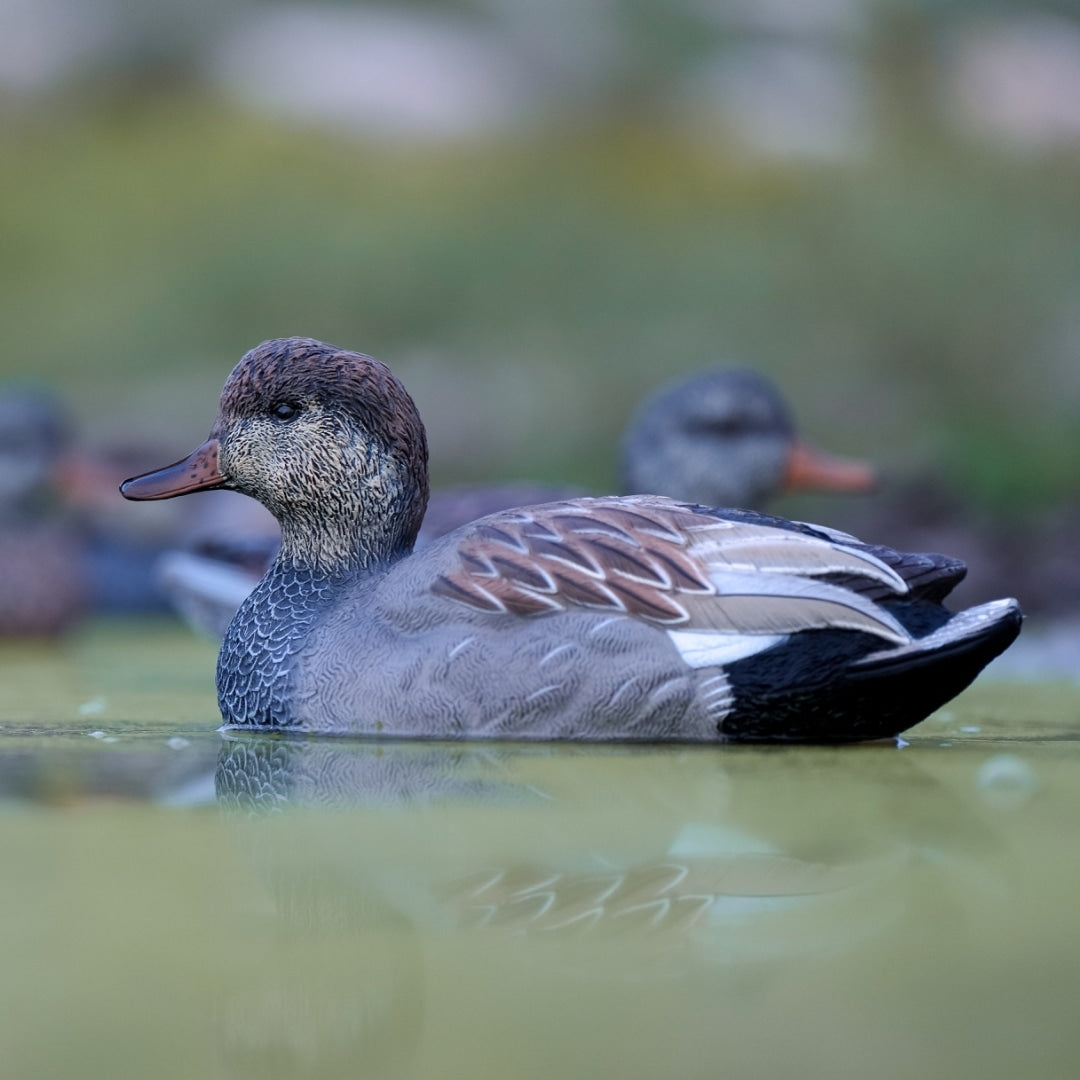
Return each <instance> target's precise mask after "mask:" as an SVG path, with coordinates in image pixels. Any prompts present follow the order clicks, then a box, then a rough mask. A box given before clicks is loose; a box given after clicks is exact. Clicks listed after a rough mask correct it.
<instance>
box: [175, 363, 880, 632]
mask: <svg viewBox="0 0 1080 1080" xmlns="http://www.w3.org/2000/svg"><path fill="white" fill-rule="evenodd" d="M620 473H621V477H622V479H621V483H622V492H623V494H652V495H667V496H669V497H671V498H675V499H680V500H684V501H687V502H695V503H701V504H704V505H706V506H739V507H750V508H753V509H760V508H761V507H762V506H763V505H764V504H765V503H767V502H768V501H769V500H770V499H771V498H773V497H775V496H776V495H778V494H780V493H782V492H785V491H832V492H865V491H868V490H870V489H871V488H873V487H874V485H875V483H876V474H875V471H874V469H873V468H872V467H871V466H869V465H867V464H865V463H863V462H860V461H852V460H849V459H845V458H840V457H836V456H834V455H831V454H826V453H824V452H823V451H821V450H819V449H817V448H816V447H814V446H812V445H811V444H809V443H808V442H806V441H805V440H804V439H801V438H800V437H799V436H798V435H797V434H796V432H795V426H794V422H793V421H792V418H791V414H790V412H789V410H788V408H787V405H786V403H785V402H784V400H783V397H782V396H781V394H780V392H779V390H778V389H777V388H776V386H775V385H774V384H773V383H772V382H771V381H770V380H768V379H767V378H765V377H764V376H763V375H759V374H757V373H756V372H753V371H748V370H744V369H741V368H714V369H709V370H706V371H701V372H698V373H696V374H694V375H690V376H688V377H686V378H683V379H680V380H676V381H674V382H670V383H667V384H665V385H663V386H661V387H660V388H659V389H658V390H657V391H656V392H655V393H654V394H652V395H651V396H650V397H649V398H648V399H647V400H646V401H645V402H644V403H643V405H642V406H641V408H640V409H639V411H638V413H637V414H636V416H635V417H634V418H633V420H632V422H631V423H630V425H629V427H628V429H627V433H626V437H625V439H624V440H623V446H622V452H621V465H620ZM583 494H585V492H583V491H582V490H581V489H579V488H571V487H565V486H563V487H559V486H554V485H540V484H521V483H519V484H483V485H468V486H461V487H456V488H450V489H446V490H442V491H435V492H433V493H432V494H431V496H430V498H429V499H428V506H427V511H426V513H425V514H424V520H423V524H422V525H421V526H420V532H419V533H418V534H417V538H416V544H415V547H417V548H420V547H423V546H425V545H427V544H429V543H430V542H431V541H432V540H435V539H437V538H438V537H440V536H442V535H444V534H445V533H448V532H451V531H453V530H454V529H456V528H458V527H459V526H461V525H465V524H466V523H468V522H470V521H475V520H476V519H477V518H480V517H484V516H485V515H487V514H494V513H496V512H498V511H500V510H508V509H510V508H512V507H515V506H527V505H531V504H534V503H546V502H553V501H555V500H558V499H567V498H576V497H577V496H579V495H583ZM233 499H235V501H231V500H233ZM245 506H246V507H248V509H246V510H245ZM206 511H208V512H206ZM195 516H196V518H197V519H198V523H197V524H196V526H195V527H194V528H193V529H192V530H191V532H190V535H189V537H188V541H187V543H186V544H184V545H182V546H180V547H179V548H177V549H175V550H173V551H170V552H167V553H166V554H165V555H164V556H163V557H162V559H161V560H160V562H159V564H158V570H159V573H158V577H159V582H160V585H161V588H162V590H163V591H164V592H165V593H167V594H168V596H169V597H170V598H171V599H172V602H173V605H174V606H175V607H176V609H177V610H178V611H179V612H180V613H181V615H182V616H183V617H184V618H185V619H186V621H187V622H188V624H189V625H191V626H192V628H193V629H195V630H197V631H199V632H201V633H205V634H207V635H209V636H210V637H215V638H220V637H221V636H222V635H223V634H224V632H225V630H226V628H227V627H228V625H229V622H230V621H231V620H232V617H233V615H235V614H236V609H237V608H238V607H239V606H240V604H241V603H242V602H243V600H244V598H245V597H246V596H247V594H248V593H249V592H250V591H251V590H252V589H253V588H254V587H255V583H256V582H257V581H258V580H259V578H260V577H261V576H262V574H263V573H264V572H265V570H266V568H267V567H268V566H269V565H270V564H271V563H272V562H273V559H274V555H275V554H276V553H277V546H278V540H279V537H278V531H277V525H276V523H275V522H274V519H273V518H272V517H271V516H270V515H269V514H268V513H266V511H265V510H263V508H262V507H261V506H260V505H259V504H258V503H253V502H251V500H249V499H237V498H236V497H235V496H230V497H228V498H225V499H224V502H223V503H217V504H214V503H213V502H211V504H210V505H209V506H204V512H203V513H202V514H198V513H197V514H196V515H195Z"/></svg>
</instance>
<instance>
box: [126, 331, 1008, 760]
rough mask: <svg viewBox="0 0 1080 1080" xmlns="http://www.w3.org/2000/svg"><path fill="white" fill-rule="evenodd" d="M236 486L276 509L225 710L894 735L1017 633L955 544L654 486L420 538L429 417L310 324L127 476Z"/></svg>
mask: <svg viewBox="0 0 1080 1080" xmlns="http://www.w3.org/2000/svg"><path fill="white" fill-rule="evenodd" d="M218 487H227V488H232V489H234V490H237V491H241V492H243V493H244V494H247V495H250V496H252V497H254V498H256V499H258V500H259V501H260V502H262V503H263V504H264V505H265V506H266V507H267V508H268V509H269V510H270V511H271V512H272V513H273V514H274V516H275V517H276V518H277V519H278V522H279V523H280V525H281V537H282V539H281V548H280V550H279V552H278V555H277V557H276V558H275V560H274V563H273V565H272V566H271V568H270V569H269V570H268V571H267V573H266V574H265V576H264V577H263V578H262V580H261V581H260V582H259V584H258V585H257V586H256V587H255V589H254V590H253V591H252V593H251V594H250V595H249V596H248V598H247V599H246V600H245V601H244V603H243V604H242V605H241V607H240V610H239V611H238V612H237V615H236V617H235V618H234V619H233V621H232V623H231V624H230V626H229V629H228V632H227V633H226V635H225V638H224V641H223V642H222V646H221V651H220V654H219V657H218V666H217V687H218V702H219V706H220V709H221V714H222V717H223V720H224V725H225V727H226V728H260V729H269V730H278V729H284V730H294V731H305V732H324V733H339V734H353V735H362V734H366V735H387V736H407V737H434V738H513V739H576V740H680V741H718V740H719V741H723V740H802V741H826V742H828V741H847V740H858V739H874V738H882V737H886V736H892V735H895V734H896V733H898V732H900V731H903V730H905V729H906V728H908V727H910V726H911V725H913V724H915V723H917V722H918V721H919V720H921V719H923V718H924V717H925V716H927V715H928V714H929V713H930V712H932V711H933V710H934V709H936V708H937V707H938V706H940V705H942V704H943V703H944V702H946V701H947V700H949V699H950V698H951V697H953V696H954V695H955V694H957V693H959V692H960V691H961V690H962V689H964V687H966V686H967V685H968V684H969V683H970V682H971V681H972V679H974V678H975V676H976V675H977V674H978V673H979V671H980V670H981V669H982V668H983V666H984V665H985V664H986V663H988V662H989V661H990V660H991V659H993V657H995V656H997V655H998V654H999V653H1000V652H1001V651H1002V650H1003V649H1005V648H1006V647H1007V646H1008V645H1009V644H1010V643H1011V642H1012V641H1013V640H1014V638H1015V637H1016V635H1017V633H1018V632H1019V629H1020V622H1021V614H1020V609H1019V605H1018V604H1017V603H1016V601H1015V600H1011V599H1006V600H996V601H992V602H990V603H987V604H983V605H980V606H978V607H974V608H970V609H968V610H965V611H961V612H958V613H955V614H954V613H952V612H950V611H949V610H948V609H946V608H945V607H944V606H943V605H942V603H941V600H942V599H943V598H944V596H945V595H946V594H947V593H948V592H949V590H950V589H951V588H952V587H953V585H954V584H955V583H956V582H957V581H958V580H959V579H960V578H961V577H962V576H963V574H964V572H965V567H964V565H963V563H961V562H960V561H959V560H956V559H952V558H949V557H948V556H944V555H918V554H915V555H912V554H904V553H901V552H897V551H893V550H892V549H890V548H887V547H881V546H876V545H866V544H862V543H860V542H859V541H858V540H856V539H855V538H854V537H852V536H850V535H848V534H845V533H839V532H836V531H834V530H830V529H826V528H820V527H814V526H809V525H803V524H799V523H794V522H789V521H785V520H784V519H781V518H775V517H770V516H767V515H764V514H759V513H756V512H753V511H746V510H725V509H715V508H709V507H704V506H697V505H693V504H688V503H680V502H677V501H675V500H673V499H668V498H664V497H660V496H653V495H636V496H623V497H617V496H611V497H600V498H579V499H572V500H566V501H563V502H556V503H549V504H543V505H540V506H532V507H525V508H519V509H515V510H508V511H504V512H502V513H499V514H494V515H490V516H488V517H485V518H481V519H480V520H478V521H475V522H473V523H471V524H469V525H465V526H463V527H461V528H459V529H457V530H455V531H453V532H451V533H448V534H447V535H446V536H443V537H441V538H440V539H439V540H436V541H434V542H433V543H432V544H430V545H429V546H428V547H426V548H423V549H422V550H420V551H418V552H415V553H414V552H413V551H412V548H413V542H414V540H415V538H416V534H417V532H418V530H419V528H420V523H421V521H422V519H423V515H424V508H425V504H426V501H427V493H428V470H427V444H426V437H425V433H424V426H423V424H422V422H421V420H420V416H419V413H418V412H417V409H416V406H415V405H414V403H413V401H412V399H411V398H410V397H409V395H408V393H407V392H406V390H405V388H404V386H403V385H402V384H401V383H400V382H399V381H398V379H397V378H396V377H395V376H394V375H393V374H392V372H391V371H390V369H389V368H388V367H386V366H385V365H384V364H382V363H380V362H379V361H377V360H374V359H372V358H370V357H368V356H364V355H361V354H359V353H354V352H349V351H346V350H342V349H338V348H335V347H334V346H331V345H326V344H323V343H322V342H318V341H314V340H312V339H308V338H285V339H275V340H272V341H268V342H264V343H263V344H261V345H259V346H257V347H256V348H255V349H253V350H251V351H250V352H249V353H247V355H245V356H244V357H243V359H242V360H241V361H240V362H239V364H238V365H237V366H236V367H235V368H234V370H233V372H232V373H231V374H230V376H229V377H228V379H227V381H226V383H225V387H224V389H223V391H222V395H221V402H220V406H219V411H218V416H217V420H216V422H215V423H214V426H213V428H212V430H211V433H210V437H209V439H208V440H207V441H206V442H205V443H204V444H203V445H202V446H200V447H199V448H198V449H196V450H195V451H194V452H193V453H192V454H191V455H189V456H188V457H187V458H185V459H184V460H182V461H179V462H177V463H176V464H174V465H171V466H168V467H166V468H164V469H160V470H158V471H156V472H151V473H147V474H144V475H142V476H139V477H135V478H133V479H131V480H127V481H125V482H124V484H123V485H122V486H121V492H122V493H123V494H124V495H125V496H126V497H127V498H129V499H136V500H140V499H162V498H170V497H173V496H177V495H183V494H186V493H188V492H191V491H198V490H202V489H207V488H218Z"/></svg>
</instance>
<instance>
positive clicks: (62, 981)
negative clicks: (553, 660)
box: [0, 626, 1080, 1080]
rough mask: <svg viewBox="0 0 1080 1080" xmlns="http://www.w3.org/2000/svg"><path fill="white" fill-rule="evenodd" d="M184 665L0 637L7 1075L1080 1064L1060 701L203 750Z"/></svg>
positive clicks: (910, 1073)
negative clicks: (886, 723)
mask: <svg viewBox="0 0 1080 1080" xmlns="http://www.w3.org/2000/svg"><path fill="white" fill-rule="evenodd" d="M213 655H214V650H213V648H212V647H211V646H210V645H207V644H205V643H203V642H199V641H196V640H194V639H192V638H191V637H190V636H189V635H188V634H187V633H186V632H184V631H181V630H178V629H174V628H171V627H167V626H161V627H149V628H133V627H127V628H125V627H112V628H109V627H97V628H95V629H93V630H91V631H89V632H87V633H86V634H84V635H82V636H81V637H79V638H77V639H76V640H74V641H72V642H70V643H68V644H66V645H64V646H62V647H60V648H58V649H53V650H47V649H42V648H31V647H27V646H6V647H4V649H3V651H2V652H0V672H2V677H3V679H4V685H5V688H6V697H7V702H6V705H5V707H4V708H3V710H2V711H0V866H2V868H3V870H2V873H0V927H2V929H0V942H2V947H0V957H2V964H3V967H2V970H3V977H2V979H0V1047H2V1058H0V1062H2V1064H0V1075H2V1076H4V1077H8V1076H11V1077H35V1076H50V1077H52V1076H79V1077H99V1076H100V1077H110V1078H113V1077H115V1078H119V1077H140V1078H141V1077H150V1076H153V1077H185V1078H186V1077H200V1078H217V1077H247V1076H251V1077H275V1076H290V1077H295V1076H304V1077H306V1076H327V1077H356V1076H364V1077H367V1076H371V1077H398V1076H400V1077H414V1076H415V1077H457V1076H468V1077H499V1078H502V1077H552V1076H564V1077H574V1076H615V1077H665V1078H666V1077H696V1076H703V1077H705V1076H707V1077H718V1076H723V1077H743V1076H747V1077H757V1076H762V1077H766V1076H799V1077H805V1076H813V1077H817V1076H820V1077H833V1076H852V1077H861V1076H873V1077H918V1078H920V1080H925V1078H927V1077H934V1076H983V1077H986V1076H991V1077H997V1076H1001V1077H1010V1078H1013V1077H1017V1076H1032V1077H1058V1076H1067V1075H1075V1070H1076V1066H1077V1060H1078V1055H1080V1028H1078V1025H1077V1023H1076V1002H1077V1000H1078V995H1080V934H1078V933H1077V932H1076V896H1077V893H1078V889H1080V856H1078V844H1077V824H1078V822H1080V691H1078V690H1075V689H1067V688H1061V687H1058V688H1055V687H1049V686H1042V687H1032V686H1023V685H1020V684H1007V683H995V682H992V681H987V682H983V683H980V684H978V685H977V686H976V687H974V688H973V689H972V690H971V691H969V692H968V693H967V694H966V695H964V696H963V697H962V698H960V699H959V700H958V701H957V702H955V703H954V704H953V706H952V707H951V708H950V709H949V710H948V711H946V712H944V713H941V714H938V715H937V716H936V717H934V718H932V719H931V720H929V721H928V722H926V723H925V724H923V725H921V726H920V727H919V728H917V729H915V731H913V732H912V733H911V735H910V745H909V746H907V747H904V748H899V749H898V748H897V747H895V746H892V745H874V746H862V747H847V748H841V749H819V748H803V749H773V748H684V747H678V748H666V749H665V748H657V749H653V748H644V749H628V748H621V747H595V748H573V747H570V748H551V747H520V746H498V745H472V746H459V745H453V746H447V745H443V744H412V745H410V744H403V743H390V744H379V745H376V744H370V743H369V744H364V743H356V742H351V741H346V740H342V741H328V740H323V741H300V740H283V739H276V740H275V739H267V738H261V739H260V738H240V739H230V740H225V739H223V738H222V736H220V735H219V734H218V733H217V732H216V731H215V727H216V724H217V717H216V710H215V707H214V698H213V692H212V686H211V680H212V671H213ZM965 728H967V729H977V730H967V731H965V730H964V729H965Z"/></svg>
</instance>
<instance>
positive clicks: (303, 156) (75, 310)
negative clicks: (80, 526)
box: [0, 5, 1080, 512]
mask: <svg viewBox="0 0 1080 1080" xmlns="http://www.w3.org/2000/svg"><path fill="white" fill-rule="evenodd" d="M908 7H912V6H911V5H908ZM901 9H903V10H905V11H906V10H907V8H906V7H904V6H903V5H901ZM915 9H916V8H915V7H912V10H915ZM903 27H904V23H903V20H901V21H899V22H894V23H893V24H890V29H889V33H888V34H885V35H884V36H880V35H879V37H878V38H873V37H871V39H870V41H869V45H868V51H869V55H870V62H871V64H872V67H873V70H874V71H875V72H876V76H875V78H876V83H875V85H877V86H878V87H879V88H881V87H884V88H885V91H887V92H883V93H882V96H881V97H880V100H876V101H875V103H874V125H875V129H876V133H877V137H876V138H875V141H874V143H873V146H872V147H871V149H870V151H869V152H866V153H862V154H859V155H856V156H854V157H853V158H851V159H849V160H846V161H843V162H836V163H822V162H818V163H813V164H809V163H806V162H801V163H798V162H796V163H792V162H790V161H775V160H773V161H770V160H767V159H755V158H753V157H746V156H739V155H737V154H733V153H730V152H728V150H727V148H726V147H725V146H724V145H723V144H722V143H716V142H710V141H709V140H703V139H701V138H699V137H696V136H695V135H694V134H693V133H690V132H687V131H685V130H681V129H680V128H679V127H678V126H677V125H672V124H669V123H665V122H664V119H663V117H662V116H658V115H655V114H654V113H653V112H651V111H650V110H649V109H648V108H642V107H640V103H637V102H633V101H630V102H628V101H627V100H625V99H620V100H618V101H615V102H613V103H609V107H608V108H606V109H602V110H594V111H585V112H583V115H582V116H581V117H579V118H578V120H577V121H576V122H574V123H568V124H563V125H561V126H557V127H553V128H550V129H546V130H542V131H539V132H538V131H536V130H535V129H534V130H532V131H531V132H530V133H529V134H528V135H527V136H526V135H524V134H523V135H522V136H521V137H516V138H506V137H503V138H499V139H486V140H474V141H471V142H464V143H457V144H441V145H440V144H414V145H411V146H402V145H395V144H391V143H386V142H375V141H370V140H369V141H365V140H363V139H343V138H341V137H339V136H336V135H334V134H331V133H328V132H325V131H323V132H320V131H318V130H313V129H307V128H301V127H298V126H296V125H289V124H286V123H284V122H279V121H275V120H270V119H266V118H265V117H260V116H256V115H254V114H252V113H250V112H245V111H243V110H241V109H240V108H239V107H238V106H234V105H229V104H226V103H224V102H223V101H222V100H221V99H220V98H218V97H216V96H214V95H211V94H210V93H208V92H207V91H206V90H204V89H199V88H198V87H197V86H194V85H192V84H190V83H189V82H187V81H185V80H180V81H179V82H178V83H172V82H169V81H167V80H166V81H164V82H162V83H155V82H154V81H153V80H143V79H141V78H140V79H138V80H135V81H134V82H122V81H121V82H117V83H115V85H114V84H113V83H111V82H110V80H109V79H108V78H105V79H101V80H99V81H98V82H96V83H93V84H91V85H90V86H89V88H82V89H81V90H80V92H79V93H77V94H72V93H66V94H62V95H56V96H54V98H53V99H52V100H51V101H49V102H48V103H46V104H41V103H39V104H38V105H37V106H36V107H35V108H34V109H33V110H25V109H21V108H8V109H6V110H4V111H3V112H2V114H0V116H2V119H0V325H2V327H3V331H4V339H5V348H4V350H3V353H2V356H0V375H4V376H8V375H27V374H31V375H34V376H36V377H40V378H42V379H44V380H47V381H49V382H51V383H54V384H55V385H57V386H58V387H59V388H61V389H62V390H63V391H64V392H65V393H66V394H67V395H69V396H70V398H71V400H72V402H73V405H74V407H75V409H76V410H77V412H78V415H79V419H80V422H81V424H82V425H83V428H84V429H85V430H86V431H87V432H88V433H89V434H90V435H91V436H92V437H96V438H99V439H103V438H110V439H123V440H127V441H131V442H139V441H144V440H150V441H152V442H154V443H156V444H157V446H159V447H163V448H164V447H166V446H167V447H168V450H169V452H175V453H176V454H177V455H179V454H180V453H183V452H186V451H187V450H188V449H190V447H191V445H194V443H195V442H196V441H198V440H200V439H202V438H203V437H204V436H205V433H206V431H207V429H208V427H209V424H210V422H211V419H212V416H213V412H214V404H215V401H216V395H217V392H218V389H219V388H220V384H221V382H222V380H223V379H224V376H225V374H226V373H227V371H228V370H229V368H230V367H231V365H232V364H233V363H234V362H235V361H236V360H237V359H238V358H239V356H240V355H241V353H242V352H243V351H244V350H246V349H247V348H249V347H250V346H252V345H254V344H255V343H257V342H258V341H260V340H262V339H264V338H267V337H272V336H277V335H285V334H306V335H311V336H315V337H319V338H322V339H325V340H328V341H332V342H334V343H336V344H340V345H343V346H348V347H352V348H357V349H360V350H362V351H366V352H370V353H373V354H374V355H377V356H379V357H380V358H382V359H384V360H386V361H387V362H389V363H390V364H391V365H392V366H393V367H394V368H395V370H397V371H398V373H399V374H400V375H402V377H403V378H404V379H405V381H406V384H407V385H408V386H409V388H410V389H411V390H412V391H413V393H414V396H415V397H416V398H417V401H418V403H419V405H420V407H421V410H422V412H423V414H424V416H425V419H426V420H427V422H428V424H429V428H430V430H431V441H432V463H433V473H434V477H435V480H436V482H443V483H445V482H448V481H452V480H473V479H483V478H533V479H538V480H551V481H574V482H578V483H581V484H585V485H589V486H591V487H596V488H598V489H605V488H611V487H612V485H613V484H614V459H615V446H616V443H617V440H618V437H619V433H620V431H621V429H622V427H623V425H624V423H625V421H626V418H627V417H628V415H629V414H630V413H631V411H632V410H633V407H634V405H635V403H636V402H638V401H639V400H640V398H641V397H642V396H643V395H644V394H645V393H646V392H647V391H648V390H649V389H651V388H652V387H653V386H654V385H656V384H657V383H658V382H660V381H662V380H664V379H666V378H669V377H671V376H673V375H676V374H679V373H682V372H685V371H689V370H692V369H694V368H697V367H700V366H702V365H705V364H711V363H739V364H746V365H751V366H755V367H758V368H759V369H761V370H764V371H765V372H767V373H769V374H771V375H772V376H774V377H775V378H777V379H778V380H779V381H780V383H781V385H782V386H783V387H784V388H785V390H786V391H787V392H788V393H789V395H790V397H791V399H792V401H793V404H794V408H795V411H796V413H797V415H798V417H799V419H800V422H801V425H802V427H803V428H804V429H805V430H806V431H807V433H808V434H809V435H811V436H812V437H814V438H816V439H817V440H818V441H819V442H822V443H826V444H828V446H829V447H830V448H831V449H833V450H835V451H838V452H848V453H860V454H863V455H865V456H868V457H871V458H873V459H875V460H876V461H878V462H879V463H881V464H882V465H883V466H884V467H885V468H886V469H887V470H889V471H891V472H892V473H893V474H894V475H903V474H914V473H918V472H919V471H928V470H929V471H935V470H940V472H941V474H942V475H943V476H945V477H947V478H948V479H949V480H950V481H951V482H952V483H954V484H955V485H957V486H958V488H960V489H961V490H962V491H964V492H965V493H966V496H967V497H969V498H970V499H971V500H972V502H973V503H974V504H978V505H980V506H982V507H984V508H988V509H992V510H999V511H1010V512H1011V511H1014V510H1019V511H1026V510H1030V509H1034V508H1038V507H1041V506H1043V505H1046V504H1048V503H1051V502H1054V501H1057V500H1063V499H1070V498H1072V497H1073V496H1074V494H1075V486H1076V482H1075V468H1076V461H1077V459H1078V453H1077V451H1078V449H1080V424H1078V422H1077V421H1078V419H1080V417H1078V413H1080V363H1078V359H1080V357H1078V356H1077V353H1078V352H1080V244H1078V242H1077V241H1078V238H1080V199H1078V198H1077V191H1078V190H1080V156H1078V155H1076V154H1072V155H1070V154H1067V153H1056V154H1043V155H1039V156H1021V155H1017V154H1009V153H1006V152H1000V151H994V150H991V149H986V148H985V147H981V146H979V145H977V144H975V143H964V142H959V141H957V140H956V139H954V138H948V137H945V136H944V135H943V133H942V132H941V130H940V129H939V127H938V125H936V124H935V123H933V122H932V121H931V120H930V119H928V117H927V114H926V113H925V111H924V104H923V103H922V101H921V98H920V95H919V93H918V92H916V91H917V90H918V87H919V85H920V83H919V78H920V76H919V63H918V60H919V49H920V48H921V47H922V45H921V44H920V43H921V42H922V39H921V38H920V37H919V36H918V35H915V36H914V37H913V38H912V39H911V41H909V40H908V39H907V38H905V36H904V33H903V32H902V31H903ZM912 41H913V42H914V44H913V45H912V44H911V42H912ZM909 46H910V48H909ZM653 77H656V73H655V72H653ZM84 91H85V92H84ZM151 463H159V462H157V461H155V462H151Z"/></svg>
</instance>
